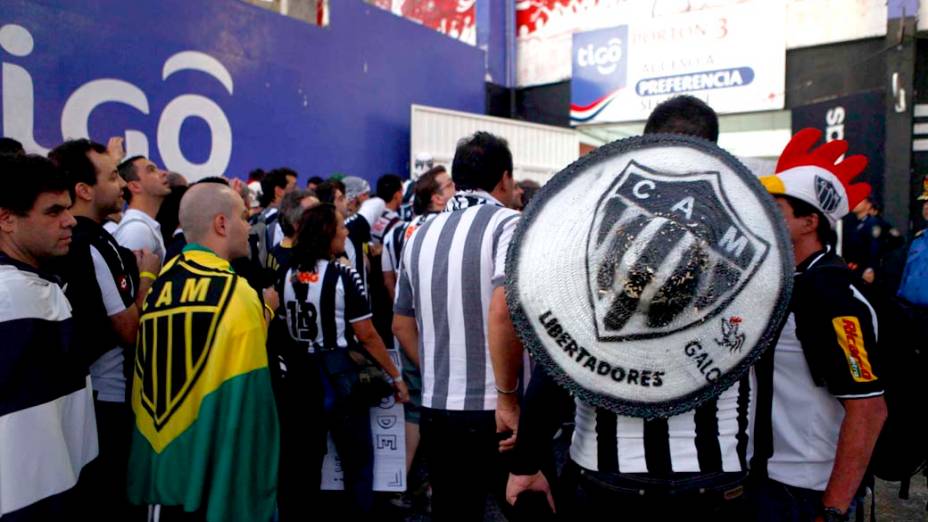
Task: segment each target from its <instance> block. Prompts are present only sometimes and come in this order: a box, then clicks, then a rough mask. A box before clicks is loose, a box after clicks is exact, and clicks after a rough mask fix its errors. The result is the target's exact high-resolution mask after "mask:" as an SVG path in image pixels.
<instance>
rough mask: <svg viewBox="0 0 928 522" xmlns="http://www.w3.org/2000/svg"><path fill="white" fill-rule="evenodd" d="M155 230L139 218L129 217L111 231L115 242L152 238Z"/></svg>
mask: <svg viewBox="0 0 928 522" xmlns="http://www.w3.org/2000/svg"><path fill="white" fill-rule="evenodd" d="M154 234H155V229H154V228H152V226H151V224H150V223H148V222H147V221H145V220H144V219H142V218H139V217H130V218H126V219H123V220H122V221H120V223H119V226H117V227H116V230H114V231H113V237H114V238H115V239H116V240H117V241H125V240H127V239H136V238H142V237H144V238H151V237H154Z"/></svg>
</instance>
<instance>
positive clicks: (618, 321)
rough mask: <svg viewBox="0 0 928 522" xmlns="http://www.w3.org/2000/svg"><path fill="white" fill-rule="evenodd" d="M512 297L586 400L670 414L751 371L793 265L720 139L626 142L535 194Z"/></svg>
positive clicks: (771, 218)
mask: <svg viewBox="0 0 928 522" xmlns="http://www.w3.org/2000/svg"><path fill="white" fill-rule="evenodd" d="M506 265H507V266H506V272H507V276H508V280H507V300H508V303H509V308H510V312H511V314H512V317H513V321H514V323H515V324H516V327H517V331H518V333H519V335H520V337H521V339H522V341H523V343H524V344H525V346H526V347H527V348H528V349H529V351H530V352H531V353H532V355H533V357H534V359H535V360H536V361H537V362H538V363H540V364H541V365H542V366H543V367H544V368H545V369H546V370H547V371H548V372H549V373H550V374H551V375H552V376H553V377H554V378H555V380H556V381H558V382H559V383H560V384H561V385H563V386H565V387H566V388H568V389H569V390H570V391H571V392H573V393H574V394H576V395H577V396H579V397H580V398H581V399H583V400H586V401H587V402H589V403H591V404H594V405H596V406H599V407H603V408H608V409H611V410H613V411H615V412H617V413H621V414H624V415H634V416H639V417H645V418H652V417H660V416H669V415H674V414H677V413H681V412H683V411H686V410H689V409H692V408H694V407H695V406H697V405H698V404H701V403H703V402H705V401H707V400H709V399H712V398H714V397H717V396H718V395H719V394H720V393H722V392H723V391H724V390H725V389H727V388H728V387H730V386H732V385H733V384H734V383H735V382H737V381H738V380H739V379H741V378H742V377H743V376H744V375H745V374H746V373H747V371H748V369H749V367H750V365H751V364H752V363H753V362H754V361H756V360H757V359H758V357H760V355H761V353H762V352H763V351H764V349H766V348H767V347H768V346H769V345H770V344H771V342H772V341H773V340H774V339H775V337H776V334H777V332H778V330H779V327H780V325H781V324H782V321H783V320H784V319H785V316H786V309H787V305H788V301H789V293H790V288H791V285H792V273H793V259H792V250H791V247H790V243H789V236H788V232H787V231H786V228H785V226H784V224H783V223H782V220H781V219H780V216H779V214H778V210H777V207H776V204H775V202H774V201H773V199H772V198H771V197H770V195H769V194H768V193H767V191H766V190H765V189H764V187H763V185H762V184H761V183H760V182H759V181H758V180H757V178H756V176H755V175H754V174H753V173H751V172H750V171H749V170H748V169H747V168H746V167H745V166H744V165H742V164H741V163H740V162H739V161H738V160H737V159H735V158H734V157H732V156H731V155H730V154H728V153H727V152H725V151H724V150H722V149H720V148H719V147H717V146H716V145H714V144H712V143H709V142H707V141H704V140H700V139H696V138H689V137H683V136H674V135H648V136H642V137H636V138H629V139H626V140H622V141H618V142H614V143H611V144H609V145H606V146H604V147H601V148H600V149H598V150H596V151H594V152H593V153H591V154H588V155H587V156H584V157H583V158H581V159H580V160H578V161H576V162H574V163H573V164H571V165H570V166H568V167H567V168H565V169H564V170H563V171H561V172H560V173H558V174H557V175H556V176H555V177H554V178H553V179H552V180H551V181H549V182H548V183H547V184H546V185H545V186H544V187H543V188H542V189H541V191H540V192H539V193H538V194H536V196H535V197H534V198H533V200H532V203H531V205H529V207H528V208H527V209H526V211H525V213H524V214H523V217H522V219H521V220H520V222H519V225H518V227H517V229H516V231H515V235H514V237H513V240H512V242H511V244H510V248H509V252H508V256H507V263H506Z"/></svg>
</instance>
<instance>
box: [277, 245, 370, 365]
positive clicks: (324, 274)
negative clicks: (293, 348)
mask: <svg viewBox="0 0 928 522" xmlns="http://www.w3.org/2000/svg"><path fill="white" fill-rule="evenodd" d="M281 301H282V303H283V309H284V314H285V318H286V321H287V329H288V331H289V332H290V336H291V337H292V338H293V339H294V340H296V341H298V342H301V343H305V345H306V348H307V351H309V352H310V353H313V352H315V351H318V350H324V349H325V350H331V349H335V348H348V347H349V346H353V345H355V344H356V341H355V339H354V332H353V331H352V330H351V329H350V328H349V325H350V324H351V323H354V322H357V321H363V320H365V319H370V318H371V309H370V304H369V302H368V297H367V292H366V290H365V288H364V283H363V282H362V281H361V277H360V276H359V275H358V273H357V271H355V270H354V269H353V268H351V267H348V266H344V265H342V264H340V263H337V262H333V261H319V262H318V263H316V267H315V270H314V271H312V272H309V271H300V270H298V269H296V268H291V269H290V270H288V271H287V275H286V277H284V279H283V292H282V293H281Z"/></svg>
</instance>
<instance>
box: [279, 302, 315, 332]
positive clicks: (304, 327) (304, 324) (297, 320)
mask: <svg viewBox="0 0 928 522" xmlns="http://www.w3.org/2000/svg"><path fill="white" fill-rule="evenodd" d="M317 315H318V314H317V312H316V305H314V304H312V303H307V302H304V301H288V302H287V316H288V319H290V334H291V335H292V336H293V338H294V339H299V340H301V341H314V340H316V336H317V335H318V334H319V327H318V326H317V324H316V317H317Z"/></svg>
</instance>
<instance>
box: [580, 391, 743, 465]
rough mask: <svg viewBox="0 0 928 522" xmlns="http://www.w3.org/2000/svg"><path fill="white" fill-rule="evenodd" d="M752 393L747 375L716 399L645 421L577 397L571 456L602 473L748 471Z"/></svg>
mask: <svg viewBox="0 0 928 522" xmlns="http://www.w3.org/2000/svg"><path fill="white" fill-rule="evenodd" d="M754 402H755V401H754V394H753V392H752V386H751V380H750V377H749V376H745V377H744V378H742V379H741V380H740V381H739V382H737V383H735V384H734V385H733V386H732V387H731V388H729V389H727V390H725V391H724V392H722V394H721V395H719V396H718V397H717V398H715V399H713V400H711V401H708V402H706V403H704V404H703V405H701V406H699V407H697V408H696V409H695V410H691V411H688V412H685V413H682V414H680V415H674V416H672V417H667V418H657V419H652V420H644V419H641V418H638V417H626V416H624V415H617V414H615V413H613V412H610V411H608V410H605V409H602V408H596V407H593V406H591V405H590V404H587V403H585V402H583V401H580V400H577V401H576V404H577V408H576V431H575V432H574V436H573V440H572V441H571V446H570V457H571V459H573V460H574V462H576V463H577V464H579V465H580V466H582V467H584V468H586V469H589V470H593V471H602V472H612V473H649V474H653V475H655V476H666V475H669V474H671V473H690V472H699V473H711V472H742V471H747V469H748V468H747V462H748V461H749V460H750V457H751V453H752V447H751V444H750V442H751V441H750V433H751V426H750V424H751V420H752V418H753V409H754V406H755V404H754Z"/></svg>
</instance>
